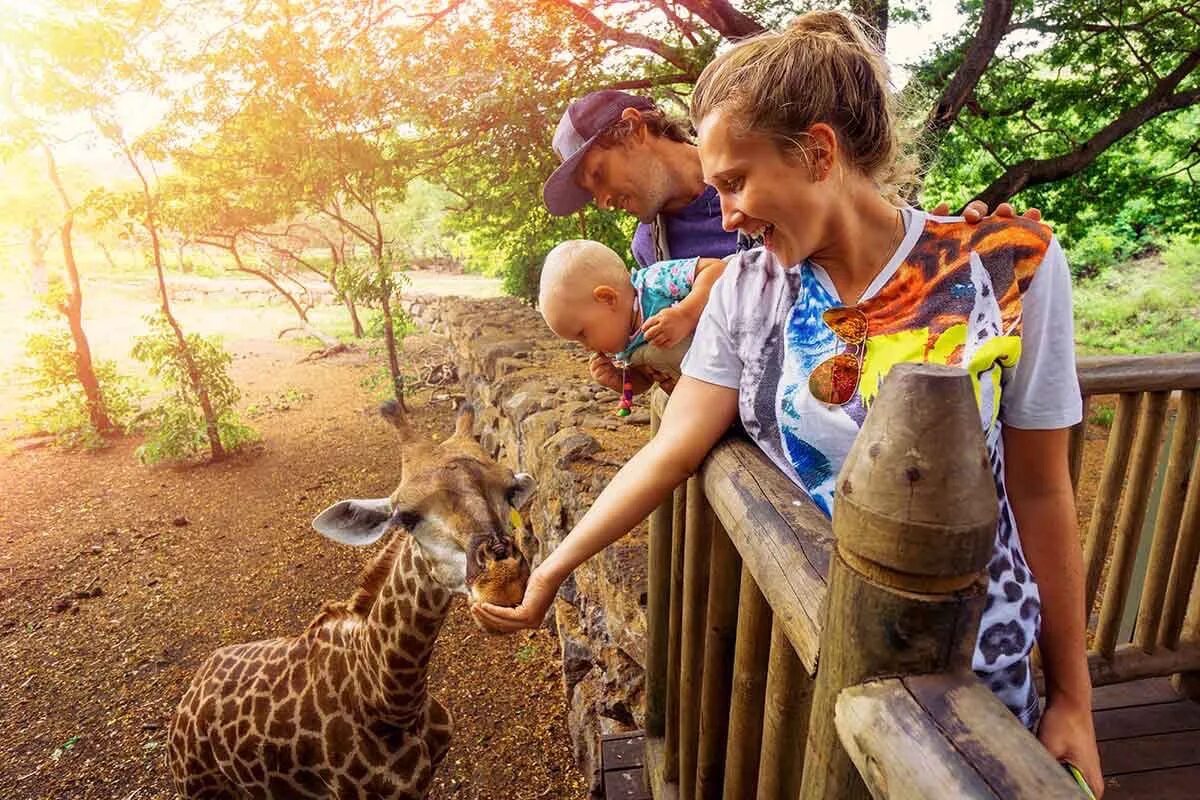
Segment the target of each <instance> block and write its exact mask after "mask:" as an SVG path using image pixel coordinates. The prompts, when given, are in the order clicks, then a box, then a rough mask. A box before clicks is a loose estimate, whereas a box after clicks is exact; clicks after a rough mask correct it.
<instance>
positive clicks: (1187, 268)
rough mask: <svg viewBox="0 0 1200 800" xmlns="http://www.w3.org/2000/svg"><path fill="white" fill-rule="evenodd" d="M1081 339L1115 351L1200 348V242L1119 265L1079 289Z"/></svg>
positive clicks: (1085, 345) (1175, 244) (1178, 243)
mask: <svg viewBox="0 0 1200 800" xmlns="http://www.w3.org/2000/svg"><path fill="white" fill-rule="evenodd" d="M1075 340H1076V343H1077V344H1079V345H1080V347H1081V349H1082V350H1084V351H1091V352H1103V353H1114V354H1131V353H1174V352H1187V351H1200V241H1196V240H1188V239H1176V240H1174V241H1172V242H1170V243H1169V244H1168V245H1167V247H1166V248H1165V249H1164V250H1163V252H1162V254H1161V256H1158V257H1152V258H1148V259H1143V260H1140V261H1133V262H1128V263H1124V264H1113V265H1110V266H1108V267H1106V268H1104V269H1102V270H1101V271H1100V272H1099V273H1098V274H1097V275H1096V276H1095V277H1093V278H1089V279H1084V280H1080V281H1079V282H1078V283H1077V284H1076V289H1075Z"/></svg>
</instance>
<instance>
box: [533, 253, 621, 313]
mask: <svg viewBox="0 0 1200 800" xmlns="http://www.w3.org/2000/svg"><path fill="white" fill-rule="evenodd" d="M628 283H629V270H628V269H627V268H626V267H625V262H624V261H622V260H621V257H620V256H619V255H617V254H616V253H615V252H613V250H612V248H610V247H605V246H604V245H602V244H600V243H599V242H593V241H589V240H588V239H570V240H568V241H565V242H562V243H561V244H559V245H558V246H557V247H555V248H554V249H553V250H551V251H550V253H549V254H548V255H547V256H546V263H545V264H543V265H542V279H541V283H540V284H539V285H538V307H539V308H540V309H542V314H543V315H547V314H553V313H554V312H555V311H556V310H557V309H558V307H559V306H561V305H562V304H563V303H574V302H577V301H579V300H580V299H583V298H591V296H592V292H593V291H594V290H595V288H596V287H597V286H611V287H613V288H614V289H615V288H617V287H620V286H622V285H624V284H628Z"/></svg>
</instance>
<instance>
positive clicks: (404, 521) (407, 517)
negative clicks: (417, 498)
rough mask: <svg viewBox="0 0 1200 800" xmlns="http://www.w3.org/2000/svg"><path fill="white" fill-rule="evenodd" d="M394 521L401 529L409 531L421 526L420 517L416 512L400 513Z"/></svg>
mask: <svg viewBox="0 0 1200 800" xmlns="http://www.w3.org/2000/svg"><path fill="white" fill-rule="evenodd" d="M396 521H397V522H399V523H400V526H401V527H403V528H406V529H408V530H410V531H411V530H412V529H413V528H415V527H417V526H418V525H420V524H421V515H420V514H419V513H417V512H416V511H401V512H400V513H398V514H397V515H396Z"/></svg>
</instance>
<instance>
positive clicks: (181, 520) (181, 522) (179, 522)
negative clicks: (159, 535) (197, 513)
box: [171, 514, 191, 528]
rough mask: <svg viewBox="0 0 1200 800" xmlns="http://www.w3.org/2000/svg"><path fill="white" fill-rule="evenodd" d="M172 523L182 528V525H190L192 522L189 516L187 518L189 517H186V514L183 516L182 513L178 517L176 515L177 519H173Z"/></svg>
mask: <svg viewBox="0 0 1200 800" xmlns="http://www.w3.org/2000/svg"><path fill="white" fill-rule="evenodd" d="M171 524H172V525H174V526H175V527H176V528H182V527H184V526H186V525H190V524H191V522H189V521H188V518H187V517H185V516H183V515H182V514H180V515H179V516H178V517H176V518H175V519H173V520H171Z"/></svg>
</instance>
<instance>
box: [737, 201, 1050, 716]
mask: <svg viewBox="0 0 1200 800" xmlns="http://www.w3.org/2000/svg"><path fill="white" fill-rule="evenodd" d="M1049 245H1050V234H1049V231H1048V230H1047V229H1046V228H1044V227H1042V226H1040V225H1033V224H1024V223H1019V224H1013V223H1011V222H1008V223H991V222H987V221H985V222H984V223H982V224H980V225H979V226H969V225H966V224H964V223H958V222H939V221H936V220H928V221H926V222H925V226H924V230H923V232H922V234H921V235H920V237H919V238H918V239H917V241H916V242H915V244H914V245H913V247H912V249H911V251H910V252H909V254H908V255H907V256H906V257H905V258H904V260H903V261H902V262H901V263H900V264H899V266H898V267H897V268H896V270H895V273H894V274H893V275H892V276H891V277H890V278H888V279H887V280H886V282H885V283H884V284H883V286H882V287H881V288H880V289H879V291H878V292H877V293H876V294H875V295H873V296H871V297H868V298H866V299H864V300H863V302H861V303H860V304H858V305H857V306H856V308H858V309H859V310H860V311H862V312H863V313H864V314H865V315H866V318H867V338H866V344H865V356H864V358H863V361H862V368H861V376H860V377H859V382H858V390H857V392H856V393H855V394H854V395H853V396H852V397H851V398H850V399H849V401H848V402H846V403H845V404H843V405H831V404H828V403H823V402H820V401H819V400H818V399H817V398H815V397H814V396H813V393H812V391H810V389H809V379H810V377H811V375H812V373H813V371H814V370H815V369H816V368H817V367H818V365H820V364H822V363H823V362H825V361H826V360H827V359H829V358H830V357H831V356H834V355H837V354H839V353H853V352H855V348H856V346H855V345H851V344H849V343H847V342H846V341H844V340H843V339H842V338H839V337H838V336H836V335H835V333H834V332H833V330H831V328H830V326H829V325H828V324H826V323H825V321H823V319H822V316H823V315H824V314H825V312H826V311H828V309H830V308H832V307H836V306H838V305H839V303H838V301H837V298H836V296H835V295H834V294H833V293H832V292H831V291H830V289H829V288H828V286H827V284H826V283H825V282H823V281H822V280H821V275H820V274H819V272H818V270H817V269H814V268H813V267H812V266H811V265H809V264H804V265H801V266H800V267H798V268H796V269H795V270H793V271H792V272H793V273H794V274H796V275H797V279H798V286H797V291H796V292H795V294H794V295H792V297H793V298H794V299H793V300H792V304H791V307H790V309H789V310H788V311H787V314H786V325H785V326H784V346H783V352H782V353H781V356H782V359H781V360H782V365H781V368H780V378H779V382H778V386H777V389H776V393H775V399H776V413H777V415H778V416H777V419H778V429H777V430H778V434H777V435H778V436H779V440H778V441H779V443H780V444H781V445H782V449H783V451H784V453H785V455H786V458H787V461H788V463H789V465H790V466H791V468H792V470H793V472H794V474H795V476H796V479H797V480H798V482H799V483H800V485H801V486H802V487H804V489H805V490H806V492H807V493H808V494H809V496H810V497H811V498H812V499H813V501H814V502H815V503H816V504H817V506H818V507H820V508H821V509H822V510H823V511H824V512H825V513H826V514H828V515H830V516H832V513H833V500H834V485H835V481H836V477H837V473H838V471H839V470H840V469H841V465H842V463H843V462H844V460H845V457H846V454H847V453H848V451H849V449H850V446H851V445H852V444H853V442H854V438H855V436H856V435H857V433H858V429H859V427H861V425H862V423H863V420H864V418H865V416H866V412H867V409H868V408H869V406H870V404H871V403H872V402H873V401H874V399H875V398H876V397H877V396H878V394H879V389H880V386H881V384H882V382H883V381H884V380H885V379H886V376H887V374H888V372H889V371H890V370H891V368H892V367H894V366H895V365H896V364H900V363H910V362H929V363H937V364H946V365H952V366H961V367H963V368H965V369H966V370H967V371H968V373H969V374H970V376H971V379H972V382H973V384H974V387H975V394H976V400H977V402H978V405H979V413H980V425H981V428H982V430H983V431H984V434H985V439H986V442H987V447H988V452H989V460H990V463H991V466H992V472H993V478H994V479H995V481H996V490H997V495H998V497H999V498H1000V523H999V525H998V528H997V542H996V549H995V552H994V554H993V559H992V562H991V564H990V566H989V569H990V571H991V577H992V580H991V581H990V587H989V597H988V605H987V610H986V612H985V614H984V618H983V621H982V624H981V629H980V637H979V643H978V648H977V652H976V657H975V664H974V666H975V668H976V669H977V670H979V671H980V674H981V676H982V677H984V679H985V680H986V681H987V682H988V684H989V686H991V687H992V689H993V691H995V692H996V693H997V695H998V696H999V697H1000V698H1001V700H1003V701H1004V702H1005V703H1006V704H1007V705H1008V706H1009V707H1010V708H1011V709H1012V710H1013V712H1014V713H1015V714H1017V715H1018V716H1019V717H1020V718H1021V719H1022V721H1024V722H1025V723H1026V724H1030V723H1031V721H1032V720H1033V719H1034V718H1035V717H1036V714H1037V702H1036V701H1037V694H1036V691H1035V689H1034V687H1033V684H1032V680H1031V679H1030V676H1029V669H1028V664H1027V658H1028V653H1029V651H1030V649H1031V648H1032V646H1033V642H1034V641H1035V638H1036V636H1037V629H1038V625H1039V624H1040V616H1039V614H1038V602H1039V600H1038V593H1037V586H1036V584H1035V583H1034V581H1033V578H1032V576H1031V575H1030V574H1029V571H1028V569H1027V568H1026V566H1025V561H1024V555H1023V553H1022V552H1021V547H1020V542H1019V539H1018V537H1017V536H1016V535H1014V534H1015V531H1016V524H1015V520H1014V519H1013V517H1012V511H1011V508H1010V507H1009V505H1008V502H1007V497H1006V492H1005V488H1004V479H1003V472H1004V468H1003V442H1002V440H1001V435H1000V434H1001V425H1000V423H999V413H1000V396H1001V389H1002V379H1003V376H1004V374H1005V372H1006V371H1008V370H1011V369H1012V368H1013V367H1015V366H1016V365H1017V363H1018V361H1019V360H1020V357H1021V332H1022V326H1021V304H1022V297H1023V295H1024V293H1025V291H1026V290H1027V289H1028V288H1029V285H1030V282H1031V281H1032V279H1033V276H1034V274H1035V273H1036V271H1037V269H1038V267H1039V265H1041V263H1042V261H1043V259H1044V258H1045V255H1046V252H1047V249H1048V247H1049ZM744 408H745V406H744V404H743V409H744ZM743 416H745V410H743Z"/></svg>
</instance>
